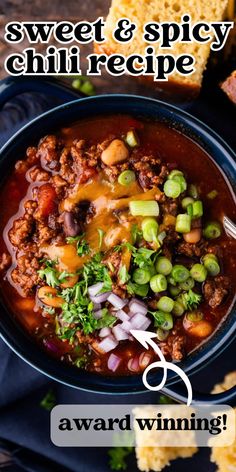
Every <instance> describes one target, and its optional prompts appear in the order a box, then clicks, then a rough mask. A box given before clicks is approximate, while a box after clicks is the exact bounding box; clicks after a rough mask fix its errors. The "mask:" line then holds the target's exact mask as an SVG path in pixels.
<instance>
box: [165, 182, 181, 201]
mask: <svg viewBox="0 0 236 472" xmlns="http://www.w3.org/2000/svg"><path fill="white" fill-rule="evenodd" d="M164 194H165V195H166V197H169V198H178V197H179V196H180V194H181V185H180V184H179V183H178V182H175V180H167V181H166V182H165V184H164Z"/></svg>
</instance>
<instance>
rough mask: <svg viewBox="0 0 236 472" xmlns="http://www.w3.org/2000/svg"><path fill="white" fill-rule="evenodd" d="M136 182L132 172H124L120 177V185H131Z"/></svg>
mask: <svg viewBox="0 0 236 472" xmlns="http://www.w3.org/2000/svg"><path fill="white" fill-rule="evenodd" d="M135 180H136V176H135V173H134V172H133V171H132V170H124V172H121V174H120V175H119V177H118V182H119V184H120V185H130V184H132V182H134V181H135Z"/></svg>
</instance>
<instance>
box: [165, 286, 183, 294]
mask: <svg viewBox="0 0 236 472" xmlns="http://www.w3.org/2000/svg"><path fill="white" fill-rule="evenodd" d="M168 290H169V292H170V294H171V295H172V297H177V295H179V294H180V292H181V288H180V287H178V286H177V285H176V286H174V285H169V287H168Z"/></svg>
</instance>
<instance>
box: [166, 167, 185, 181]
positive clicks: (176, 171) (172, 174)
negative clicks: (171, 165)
mask: <svg viewBox="0 0 236 472" xmlns="http://www.w3.org/2000/svg"><path fill="white" fill-rule="evenodd" d="M177 175H181V176H183V175H184V174H183V172H182V171H181V170H178V169H173V170H172V171H171V172H170V173H169V175H168V179H169V180H172V179H174V178H175V177H176V176H177Z"/></svg>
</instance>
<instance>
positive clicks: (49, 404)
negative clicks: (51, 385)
mask: <svg viewBox="0 0 236 472" xmlns="http://www.w3.org/2000/svg"><path fill="white" fill-rule="evenodd" d="M55 405H56V395H55V393H54V392H53V390H52V389H50V390H48V392H47V393H46V395H45V397H44V398H43V399H42V400H41V402H40V406H41V407H42V408H44V409H45V410H48V411H51V410H52V409H53V407H54V406H55Z"/></svg>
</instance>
